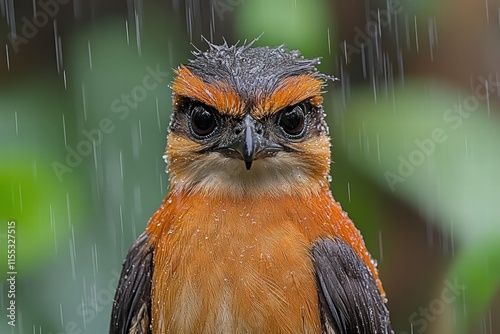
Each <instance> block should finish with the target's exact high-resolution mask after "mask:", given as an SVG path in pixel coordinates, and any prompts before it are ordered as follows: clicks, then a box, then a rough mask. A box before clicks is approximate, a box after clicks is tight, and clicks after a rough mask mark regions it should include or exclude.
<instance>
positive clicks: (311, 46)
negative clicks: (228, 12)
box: [236, 0, 337, 58]
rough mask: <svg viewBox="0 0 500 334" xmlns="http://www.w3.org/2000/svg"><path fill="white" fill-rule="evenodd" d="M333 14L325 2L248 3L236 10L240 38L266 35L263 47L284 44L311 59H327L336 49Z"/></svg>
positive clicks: (296, 0) (288, 0)
mask: <svg viewBox="0 0 500 334" xmlns="http://www.w3.org/2000/svg"><path fill="white" fill-rule="evenodd" d="M332 11H333V6H332V5H331V3H329V2H326V1H321V2H317V1H316V2H314V5H312V3H311V2H310V1H307V0H278V1H265V0H254V1H246V2H244V3H243V5H242V6H241V7H238V8H237V12H236V29H237V35H238V36H239V37H240V38H241V39H243V40H244V39H247V40H252V39H254V38H256V37H257V36H260V35H261V34H262V33H263V35H262V37H261V39H260V40H259V44H260V45H269V46H277V45H281V44H285V45H286V46H287V47H288V48H289V49H299V50H300V51H301V52H302V54H303V55H304V56H306V57H308V58H312V57H318V56H322V57H327V56H328V55H329V53H330V51H329V50H330V49H331V50H333V52H336V50H337V47H336V45H337V44H336V40H335V36H336V33H335V31H334V27H335V25H334V24H333V18H332V16H333V15H330V13H331V12H332ZM328 39H330V40H328ZM329 43H330V45H329Z"/></svg>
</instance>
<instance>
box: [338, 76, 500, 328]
mask: <svg viewBox="0 0 500 334" xmlns="http://www.w3.org/2000/svg"><path fill="white" fill-rule="evenodd" d="M481 88H483V89H484V87H481V86H480V83H478V85H477V87H476V89H475V90H474V91H475V92H479V91H480V89H481ZM356 94H357V96H358V98H357V99H356V100H355V101H352V103H351V104H350V105H348V107H347V110H348V113H346V114H343V115H341V118H343V119H344V120H345V123H344V122H341V123H336V124H337V129H336V131H335V133H337V135H338V136H339V137H340V138H341V139H342V140H343V141H344V145H345V146H346V147H347V152H348V155H349V159H350V160H351V162H352V163H353V164H355V165H356V166H359V168H360V169H361V170H363V171H364V172H365V173H366V174H367V175H369V176H370V177H371V178H372V179H373V180H374V181H376V182H378V183H379V184H380V185H381V187H382V188H384V189H386V190H387V191H391V192H394V194H395V195H397V196H400V197H402V198H404V199H405V200H406V201H407V202H409V203H412V205H414V206H415V207H416V208H417V209H418V211H419V212H422V213H423V214H424V215H426V216H427V218H428V219H429V220H430V221H434V222H436V223H440V224H441V225H440V227H441V229H442V230H443V232H444V233H445V234H449V235H450V236H451V240H452V241H453V242H454V243H455V244H456V245H455V247H456V249H459V248H462V249H461V252H460V255H459V258H458V259H457V261H458V262H457V263H456V264H455V265H456V269H455V270H456V271H457V275H458V274H460V277H464V279H466V280H467V282H468V286H469V289H470V291H475V293H476V292H477V295H476V297H475V298H473V299H472V300H473V301H474V303H472V304H473V306H472V304H471V305H469V306H468V307H470V308H471V309H472V310H483V309H484V308H485V307H486V305H487V303H488V302H489V298H491V296H492V294H491V292H492V291H494V289H495V288H497V287H498V283H499V277H500V273H499V272H498V270H492V271H490V272H488V273H487V274H485V273H484V272H481V271H478V270H470V268H474V267H477V266H478V265H479V264H478V263H479V262H480V261H482V262H483V263H484V262H485V261H486V262H488V261H493V263H496V260H495V259H498V256H499V254H500V249H499V248H498V247H490V246H491V245H490V246H488V247H479V246H480V245H482V244H483V243H485V245H486V244H488V243H487V242H488V241H489V240H491V236H496V238H498V237H499V236H500V207H499V206H498V196H499V191H500V178H499V177H498V171H499V170H500V151H499V150H498V143H499V142H500V133H499V132H498V127H499V125H500V122H499V120H498V119H496V118H495V117H494V116H491V117H490V116H489V113H488V112H487V110H485V109H484V108H483V107H482V103H483V98H482V95H481V94H478V95H475V94H469V95H466V94H463V93H461V94H460V93H458V94H457V92H454V91H452V90H451V89H450V88H448V87H446V86H443V85H440V84H436V83H426V84H423V83H421V82H413V83H406V85H405V87H399V88H396V89H395V90H394V91H383V90H382V91H378V92H377V94H374V93H373V92H372V91H369V90H365V91H364V93H363V92H356ZM491 114H492V115H493V114H494V113H493V112H491ZM467 267H468V268H469V271H468V272H467V271H466V270H465V269H464V268H467ZM483 287H484V288H485V289H484V290H483ZM471 314H475V315H477V312H471V313H467V316H471ZM469 320H472V319H470V318H469Z"/></svg>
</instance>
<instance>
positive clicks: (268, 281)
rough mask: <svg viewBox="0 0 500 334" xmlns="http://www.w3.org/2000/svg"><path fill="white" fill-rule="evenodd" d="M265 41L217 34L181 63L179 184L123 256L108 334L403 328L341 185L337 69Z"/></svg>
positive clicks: (169, 150)
mask: <svg viewBox="0 0 500 334" xmlns="http://www.w3.org/2000/svg"><path fill="white" fill-rule="evenodd" d="M254 42H255V41H253V42H248V43H247V42H244V43H242V44H241V45H239V43H237V44H234V45H228V43H227V42H224V43H223V44H212V43H210V42H208V41H207V43H208V47H207V49H206V50H205V51H201V50H199V49H196V50H195V51H193V52H192V54H193V56H194V58H193V59H191V60H189V61H187V62H186V63H185V64H183V65H180V66H179V67H178V68H176V69H175V70H174V72H175V77H174V79H173V81H172V83H171V85H170V88H171V89H172V101H173V102H172V105H173V108H172V109H173V111H172V115H171V120H170V124H169V127H168V136H167V147H166V152H165V156H166V158H165V159H166V162H167V168H166V169H167V172H168V174H169V180H170V185H169V190H168V193H167V195H166V197H165V199H164V200H163V202H162V204H161V206H160V207H159V209H158V210H157V211H156V212H155V213H154V214H153V215H152V217H151V218H150V220H149V222H148V224H147V227H146V228H145V231H144V232H143V233H142V234H141V235H140V236H139V237H138V239H137V240H136V241H135V242H134V243H133V245H132V246H131V248H130V250H129V252H128V254H127V256H126V259H125V261H124V263H123V267H122V272H121V276H120V279H119V281H118V287H117V289H116V292H115V297H114V301H113V305H112V312H111V321H110V327H109V333H110V334H118V333H120V334H124V333H127V334H128V333H133V334H139V333H141V334H145V333H154V334H159V333H335V334H356V333H357V334H368V333H370V334H373V333H391V332H392V330H391V323H390V317H389V311H388V309H387V307H386V302H387V298H386V294H385V291H384V289H383V286H382V283H381V281H380V278H379V275H378V271H377V268H376V264H375V261H374V260H373V259H372V257H371V255H370V253H369V252H368V250H367V248H366V246H365V243H364V241H363V238H362V235H361V233H360V231H359V230H358V229H357V228H356V227H355V226H354V224H353V222H352V221H351V220H350V218H349V217H348V215H347V213H345V212H344V211H343V209H342V207H341V205H340V204H339V203H338V202H337V201H335V199H334V198H333V196H332V193H331V190H330V181H331V178H330V164H331V158H330V156H331V148H330V146H331V143H330V135H329V129H328V126H327V123H326V120H325V116H326V115H325V111H324V109H323V95H324V88H325V86H326V85H327V83H328V82H329V81H331V80H333V79H334V77H332V76H329V75H326V74H323V73H321V72H319V71H318V70H317V68H316V65H317V64H319V62H320V59H319V58H314V59H307V58H305V57H304V56H302V55H301V53H300V52H299V51H295V50H289V49H288V48H287V47H286V46H284V45H281V46H278V47H269V46H254Z"/></svg>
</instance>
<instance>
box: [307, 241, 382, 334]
mask: <svg viewBox="0 0 500 334" xmlns="http://www.w3.org/2000/svg"><path fill="white" fill-rule="evenodd" d="M312 257H313V262H314V269H315V274H316V284H317V287H318V297H319V307H320V312H321V323H322V327H323V332H324V333H335V334H375V333H377V334H386V333H391V332H392V331H391V324H390V319H389V312H388V311H387V308H386V307H385V304H384V301H383V300H382V297H381V295H380V292H379V289H378V287H377V284H376V283H375V280H374V278H373V276H372V274H371V272H370V270H369V269H368V266H367V265H366V264H365V262H364V261H363V260H361V259H360V258H359V256H358V255H357V254H356V252H355V251H354V250H353V249H352V248H351V247H349V245H347V244H346V243H345V242H344V241H342V240H340V239H335V240H332V239H321V240H319V241H317V242H316V243H315V244H314V245H313V248H312Z"/></svg>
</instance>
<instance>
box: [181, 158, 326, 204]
mask: <svg viewBox="0 0 500 334" xmlns="http://www.w3.org/2000/svg"><path fill="white" fill-rule="evenodd" d="M171 181H172V183H173V184H174V185H175V188H176V189H179V190H180V189H182V188H184V189H192V190H196V191H201V192H204V193H207V194H217V195H235V196H241V195H251V194H255V195H264V194H267V195H276V196H279V195H283V194H293V193H296V192H300V193H304V192H307V193H311V192H314V191H317V190H319V188H320V186H321V184H320V182H318V180H317V179H315V178H314V177H312V173H311V171H310V168H308V166H307V165H306V164H305V163H304V162H303V161H300V159H298V158H297V157H293V156H290V155H289V154H283V153H278V154H276V155H275V156H272V157H266V158H263V159H258V160H255V161H254V162H253V163H252V167H251V168H250V170H247V169H246V167H245V163H244V161H243V160H239V159H234V158H227V157H224V156H222V155H221V154H219V153H215V152H213V153H210V154H207V155H206V156H204V157H203V158H201V159H200V160H198V161H193V162H191V163H190V165H189V167H188V168H187V169H186V170H184V171H183V173H182V175H176V176H174V175H172V180H171ZM325 182H326V180H325Z"/></svg>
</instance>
